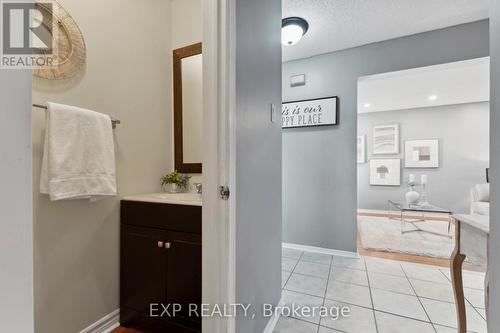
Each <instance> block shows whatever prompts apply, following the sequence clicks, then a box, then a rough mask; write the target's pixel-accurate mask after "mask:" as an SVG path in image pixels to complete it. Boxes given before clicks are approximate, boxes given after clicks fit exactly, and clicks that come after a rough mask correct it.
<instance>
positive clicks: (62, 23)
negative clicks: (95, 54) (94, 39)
mask: <svg viewBox="0 0 500 333" xmlns="http://www.w3.org/2000/svg"><path fill="white" fill-rule="evenodd" d="M52 3H53V6H54V9H55V10H54V13H53V14H52V13H51V12H50V11H51V10H50V8H49V7H48V6H47V5H45V4H43V3H35V7H36V9H38V10H39V11H40V12H41V13H42V15H43V23H42V24H43V26H44V27H45V28H46V29H47V30H48V31H50V32H51V33H52V19H53V18H54V19H57V25H58V31H57V43H58V44H57V45H58V46H57V55H56V58H55V61H54V64H55V66H52V67H50V68H49V67H47V68H36V69H33V75H34V76H37V77H41V78H44V79H49V80H60V79H68V78H71V77H72V76H74V75H75V74H76V73H77V72H78V71H79V70H80V68H81V67H82V66H83V65H84V64H85V59H86V53H87V51H86V47H85V41H84V39H83V36H82V33H81V31H80V29H79V28H78V25H77V24H76V22H75V20H73V18H72V17H71V15H69V13H68V12H67V11H66V10H65V9H64V8H63V7H62V6H61V5H60V4H59V3H58V2H57V1H53V2H52ZM41 21H42V20H41Z"/></svg>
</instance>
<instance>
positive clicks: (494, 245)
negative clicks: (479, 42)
mask: <svg viewBox="0 0 500 333" xmlns="http://www.w3.org/2000/svg"><path fill="white" fill-rule="evenodd" d="M490 31H491V35H490V43H491V44H490V45H491V63H490V66H491V89H490V90H491V122H490V129H491V146H490V155H491V169H490V172H491V174H492V175H496V176H492V182H491V198H490V199H491V202H492V205H491V211H490V214H491V220H490V240H489V249H488V251H489V256H490V257H489V260H488V265H489V267H488V269H489V272H490V276H489V279H490V301H489V311H488V313H489V315H488V331H489V332H490V333H493V332H497V331H498V329H499V328H500V316H498V314H499V313H500V260H498V256H499V255H500V205H499V204H498V202H500V178H499V177H498V175H500V144H499V142H500V92H499V90H498V89H499V87H500V2H499V1H496V0H494V1H493V0H492V1H490Z"/></svg>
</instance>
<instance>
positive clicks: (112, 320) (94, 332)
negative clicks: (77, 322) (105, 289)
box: [79, 309, 120, 333]
mask: <svg viewBox="0 0 500 333" xmlns="http://www.w3.org/2000/svg"><path fill="white" fill-rule="evenodd" d="M118 326H120V309H116V310H115V311H113V312H111V313H110V314H107V315H106V316H104V317H102V318H101V319H99V320H98V321H96V322H95V323H93V324H92V325H90V326H89V327H87V328H84V329H83V330H81V331H80V332H79V333H109V332H111V331H112V330H114V329H115V328H117V327H118Z"/></svg>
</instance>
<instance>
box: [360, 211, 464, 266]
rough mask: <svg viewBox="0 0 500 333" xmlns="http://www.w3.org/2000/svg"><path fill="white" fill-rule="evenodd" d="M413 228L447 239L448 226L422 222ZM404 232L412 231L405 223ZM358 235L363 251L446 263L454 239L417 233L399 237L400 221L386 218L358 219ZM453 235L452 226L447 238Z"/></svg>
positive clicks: (436, 222)
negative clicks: (416, 256)
mask: <svg viewBox="0 0 500 333" xmlns="http://www.w3.org/2000/svg"><path fill="white" fill-rule="evenodd" d="M417 225H418V227H419V228H420V229H423V230H427V231H432V232H435V233H439V234H443V235H448V222H443V221H426V222H418V223H417ZM406 230H415V228H414V227H413V226H412V225H411V224H410V223H407V224H406ZM358 231H359V235H360V238H361V245H362V246H363V248H364V249H367V250H374V251H383V252H394V253H406V254H414V255H419V256H426V257H433V258H443V259H449V258H450V255H451V253H452V251H453V248H454V247H455V240H454V238H449V237H446V236H440V235H434V234H430V233H427V232H421V231H415V232H408V233H405V234H401V224H400V221H399V220H392V219H389V218H387V217H375V216H358ZM454 234H455V231H454V226H453V225H452V226H451V230H450V234H449V235H454Z"/></svg>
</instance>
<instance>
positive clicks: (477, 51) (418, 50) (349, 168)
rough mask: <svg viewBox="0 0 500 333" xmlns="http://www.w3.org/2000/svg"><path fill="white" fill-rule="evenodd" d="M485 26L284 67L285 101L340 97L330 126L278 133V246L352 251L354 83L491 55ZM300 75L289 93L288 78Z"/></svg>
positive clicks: (469, 26)
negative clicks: (280, 178) (280, 152)
mask: <svg viewBox="0 0 500 333" xmlns="http://www.w3.org/2000/svg"><path fill="white" fill-rule="evenodd" d="M488 24H489V23H488V21H486V20H484V21H479V22H473V23H469V24H463V25H459V26H455V27H450V28H446V29H441V30H435V31H431V32H426V33H422V34H417V35H413V36H408V37H402V38H398V39H393V40H388V41H383V42H380V43H374V44H370V45H365V46H361V47H357V48H353V49H348V50H343V51H338V52H333V53H329V54H324V55H319V56H315V57H311V58H307V59H301V60H296V61H291V62H287V63H284V64H283V76H282V78H283V101H284V102H286V101H292V100H302V99H308V98H318V97H326V96H338V97H339V124H338V125H336V126H325V127H316V128H314V127H308V128H294V129H285V130H283V241H284V242H288V243H297V244H304V245H311V246H319V247H324V248H330V249H338V250H345V251H356V234H357V227H356V207H357V199H356V192H357V186H356V184H357V180H356V177H357V175H356V174H357V172H356V171H357V167H356V133H357V110H356V108H357V80H358V78H359V77H360V76H365V75H373V74H378V73H385V72H390V71H397V70H403V69H409V68H416V67H423V66H430V65H435V64H442V63H448V62H453V61H459V60H466V59H473V58H480V57H485V56H488V55H489V27H488ZM293 74H306V78H307V84H306V85H305V86H301V87H295V88H291V87H290V84H289V77H290V75H293Z"/></svg>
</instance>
